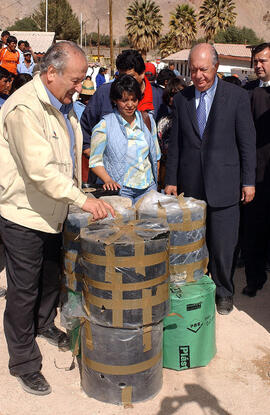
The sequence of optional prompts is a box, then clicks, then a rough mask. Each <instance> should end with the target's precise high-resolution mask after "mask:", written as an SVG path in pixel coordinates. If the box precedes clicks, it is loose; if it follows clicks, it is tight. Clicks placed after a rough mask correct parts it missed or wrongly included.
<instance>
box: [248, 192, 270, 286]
mask: <svg viewBox="0 0 270 415" xmlns="http://www.w3.org/2000/svg"><path fill="white" fill-rule="evenodd" d="M269 245H270V189H269V186H266V185H264V184H257V185H256V194H255V198H254V200H253V201H252V202H250V203H249V204H248V205H247V206H245V207H244V209H243V246H242V249H243V256H244V261H245V271H246V280H247V285H248V287H249V288H250V289H252V290H256V289H257V288H258V287H260V286H262V285H263V284H264V283H265V281H266V279H267V273H266V271H265V268H266V261H267V257H268V250H269Z"/></svg>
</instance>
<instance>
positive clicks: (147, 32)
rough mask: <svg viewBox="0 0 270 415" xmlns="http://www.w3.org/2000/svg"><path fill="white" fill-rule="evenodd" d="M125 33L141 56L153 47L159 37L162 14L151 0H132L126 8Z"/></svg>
mask: <svg viewBox="0 0 270 415" xmlns="http://www.w3.org/2000/svg"><path fill="white" fill-rule="evenodd" d="M127 13H128V14H127V17H126V20H127V23H126V28H127V35H128V39H129V42H130V44H131V45H132V46H133V47H134V48H135V49H137V50H139V51H140V52H141V54H142V55H143V56H146V53H147V52H148V51H149V50H150V49H153V48H154V47H155V46H156V44H157V41H158V39H159V37H160V32H161V27H162V25H163V23H162V16H161V15H160V7H159V6H157V5H156V3H155V2H154V1H152V0H142V1H140V0H134V1H133V3H132V4H131V5H130V6H129V8H128V10H127Z"/></svg>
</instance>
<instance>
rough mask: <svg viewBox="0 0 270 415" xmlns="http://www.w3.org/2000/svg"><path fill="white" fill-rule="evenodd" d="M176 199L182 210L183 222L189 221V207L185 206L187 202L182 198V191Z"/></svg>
mask: <svg viewBox="0 0 270 415" xmlns="http://www.w3.org/2000/svg"><path fill="white" fill-rule="evenodd" d="M177 199H178V203H179V206H180V207H181V209H182V210H183V223H189V222H191V209H190V208H189V207H188V206H187V203H186V201H185V199H184V193H181V194H180V195H179V196H178V198H177Z"/></svg>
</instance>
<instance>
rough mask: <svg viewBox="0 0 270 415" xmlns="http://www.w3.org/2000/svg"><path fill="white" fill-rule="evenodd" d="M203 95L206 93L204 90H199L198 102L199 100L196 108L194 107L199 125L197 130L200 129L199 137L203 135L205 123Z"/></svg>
mask: <svg viewBox="0 0 270 415" xmlns="http://www.w3.org/2000/svg"><path fill="white" fill-rule="evenodd" d="M205 95H206V92H205V91H204V92H201V95H200V102H199V105H198V108H197V109H196V113H197V120H198V126H199V131H200V136H201V138H202V136H203V132H204V129H205V125H206V103H205Z"/></svg>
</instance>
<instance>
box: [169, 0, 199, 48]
mask: <svg viewBox="0 0 270 415" xmlns="http://www.w3.org/2000/svg"><path fill="white" fill-rule="evenodd" d="M169 24H170V31H171V32H172V34H173V35H174V36H175V37H176V41H177V44H178V48H180V49H185V48H188V47H189V46H190V44H191V42H192V41H193V40H194V39H195V36H196V33H197V28H196V14H195V10H194V9H193V8H192V7H190V6H189V5H188V4H182V5H181V6H177V7H176V10H175V12H174V13H171V18H170V23H169Z"/></svg>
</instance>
